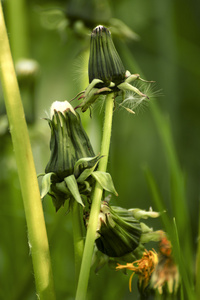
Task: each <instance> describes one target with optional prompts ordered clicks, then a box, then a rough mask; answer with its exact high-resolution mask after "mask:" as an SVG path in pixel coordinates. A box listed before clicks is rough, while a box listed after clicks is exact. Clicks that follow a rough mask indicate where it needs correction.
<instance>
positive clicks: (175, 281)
mask: <svg viewBox="0 0 200 300" xmlns="http://www.w3.org/2000/svg"><path fill="white" fill-rule="evenodd" d="M151 286H152V287H153V289H157V290H158V292H159V293H160V294H162V293H163V288H165V287H167V289H168V292H169V293H170V294H172V293H176V292H177V290H178V287H179V271H178V267H177V265H176V263H175V261H174V259H173V257H172V246H171V242H170V241H169V240H168V239H167V237H166V236H165V235H163V237H162V239H161V241H160V244H159V252H158V264H157V266H156V268H155V271H154V272H153V274H152V277H151Z"/></svg>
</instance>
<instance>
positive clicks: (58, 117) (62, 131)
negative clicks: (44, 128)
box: [45, 101, 95, 179]
mask: <svg viewBox="0 0 200 300" xmlns="http://www.w3.org/2000/svg"><path fill="white" fill-rule="evenodd" d="M51 116H52V119H51V120H50V119H48V122H49V126H50V128H51V141H50V150H51V157H50V160H49V162H48V164H47V166H46V169H45V173H51V172H53V173H55V174H56V175H57V176H58V178H60V179H64V178H65V177H67V176H69V175H71V174H73V173H74V166H75V163H76V162H77V161H78V160H79V159H80V158H85V157H94V156H95V154H94V151H93V149H92V146H91V144H90V141H89V138H88V136H87V134H86V132H85V131H84V129H83V127H82V124H81V120H80V116H79V115H78V113H77V112H75V111H74V109H73V107H72V106H71V105H70V104H69V103H68V102H67V101H65V102H58V101H56V102H54V103H53V104H52V107H51ZM83 170H84V165H83V164H80V166H79V170H78V172H76V177H78V176H79V175H80V173H81V172H82V171H83Z"/></svg>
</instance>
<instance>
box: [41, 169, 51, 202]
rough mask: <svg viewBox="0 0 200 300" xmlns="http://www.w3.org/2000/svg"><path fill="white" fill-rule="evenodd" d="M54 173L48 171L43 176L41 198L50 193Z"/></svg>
mask: <svg viewBox="0 0 200 300" xmlns="http://www.w3.org/2000/svg"><path fill="white" fill-rule="evenodd" d="M52 175H54V173H53V172H51V173H47V174H45V175H44V177H43V178H42V190H41V199H42V198H44V196H46V194H48V192H49V190H50V186H51V176H52Z"/></svg>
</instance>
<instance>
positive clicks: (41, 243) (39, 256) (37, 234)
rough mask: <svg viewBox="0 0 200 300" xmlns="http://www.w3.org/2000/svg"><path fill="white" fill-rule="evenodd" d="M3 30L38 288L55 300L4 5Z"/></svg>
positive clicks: (3, 61)
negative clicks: (5, 20)
mask: <svg viewBox="0 0 200 300" xmlns="http://www.w3.org/2000/svg"><path fill="white" fill-rule="evenodd" d="M0 28H1V30H0V78H1V82H2V87H3V92H4V99H5V104H6V109H7V115H8V119H9V125H10V132H11V136H12V142H13V148H14V152H15V157H16V162H17V168H18V174H19V180H20V185H21V191H22V196H23V201H24V209H25V215H26V221H27V226H28V237H29V245H30V249H31V254H32V260H33V268H34V274H35V281H36V288H37V293H38V295H39V298H40V300H47V299H48V300H54V299H55V293H54V285H53V276H52V270H51V262H50V253H49V244H48V239H47V233H46V227H45V221H44V215H43V209H42V203H41V199H40V192H39V187H38V182H37V176H36V171H35V166H34V161H33V156H32V151H31V145H30V140H29V135H28V129H27V125H26V121H25V116H24V110H23V106H22V102H21V97H20V92H19V88H18V83H17V79H16V75H15V69H14V65H13V61H12V56H11V52H10V46H9V42H8V36H7V32H6V27H5V22H4V17H3V11H2V5H1V2H0Z"/></svg>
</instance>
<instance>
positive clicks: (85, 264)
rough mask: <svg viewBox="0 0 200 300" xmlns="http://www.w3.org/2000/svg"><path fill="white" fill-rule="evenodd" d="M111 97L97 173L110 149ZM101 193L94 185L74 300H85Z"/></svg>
mask: <svg viewBox="0 0 200 300" xmlns="http://www.w3.org/2000/svg"><path fill="white" fill-rule="evenodd" d="M113 97H114V94H113V93H111V94H109V95H108V96H107V98H106V103H105V119H104V128H103V137H102V144H101V155H104V157H103V158H101V160H100V163H99V167H98V170H99V171H104V172H105V171H106V169H107V162H108V155H109V149H110V139H111V129H112V116H113V104H114V101H113ZM102 193H103V189H102V187H101V186H100V185H99V184H98V183H96V185H95V188H94V193H93V198H92V207H91V211H90V218H89V223H88V227H87V236H86V241H85V248H84V253H83V260H82V264H81V271H80V275H79V282H78V288H77V293H76V300H84V299H86V293H87V286H88V280H89V274H90V267H91V261H92V254H93V249H94V242H95V236H96V229H97V224H98V215H99V211H100V205H101V198H102Z"/></svg>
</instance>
